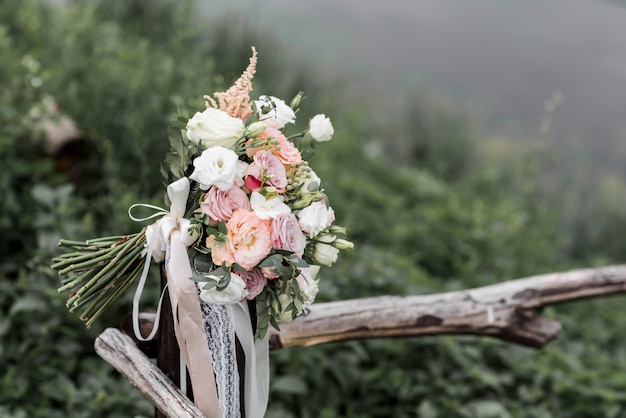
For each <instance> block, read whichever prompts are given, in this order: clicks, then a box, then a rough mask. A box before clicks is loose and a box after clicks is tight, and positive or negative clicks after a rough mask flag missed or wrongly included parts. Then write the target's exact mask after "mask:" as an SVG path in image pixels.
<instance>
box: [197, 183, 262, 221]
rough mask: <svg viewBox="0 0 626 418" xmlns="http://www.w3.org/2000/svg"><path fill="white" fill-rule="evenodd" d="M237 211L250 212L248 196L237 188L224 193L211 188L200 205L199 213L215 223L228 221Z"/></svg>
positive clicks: (234, 187)
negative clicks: (207, 216)
mask: <svg viewBox="0 0 626 418" xmlns="http://www.w3.org/2000/svg"><path fill="white" fill-rule="evenodd" d="M237 210H251V207H250V199H249V198H248V195H247V194H246V192H244V191H243V190H241V189H240V188H239V187H237V186H233V187H231V188H230V189H228V190H226V191H222V190H220V189H219V188H217V187H211V188H210V189H209V191H208V192H207V193H206V194H205V195H204V200H203V201H202V202H201V203H200V211H201V212H202V213H204V214H206V215H209V217H210V218H211V220H213V221H216V222H219V221H228V220H229V219H230V217H231V216H232V215H233V212H235V211H237Z"/></svg>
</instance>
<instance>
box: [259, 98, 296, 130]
mask: <svg viewBox="0 0 626 418" xmlns="http://www.w3.org/2000/svg"><path fill="white" fill-rule="evenodd" d="M254 103H255V104H256V107H257V110H258V112H259V119H260V120H266V119H276V122H278V123H277V125H278V129H282V128H283V127H284V126H285V125H286V124H288V123H294V122H295V121H296V114H295V113H294V111H293V109H292V108H290V107H289V105H287V104H286V103H285V102H284V101H282V100H281V99H279V98H277V97H274V96H261V97H259V100H255V102H254ZM264 108H265V109H264ZM268 108H269V109H270V110H269V111H267V109H268ZM264 110H266V113H263V112H264Z"/></svg>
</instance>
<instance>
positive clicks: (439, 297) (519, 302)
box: [152, 265, 626, 350]
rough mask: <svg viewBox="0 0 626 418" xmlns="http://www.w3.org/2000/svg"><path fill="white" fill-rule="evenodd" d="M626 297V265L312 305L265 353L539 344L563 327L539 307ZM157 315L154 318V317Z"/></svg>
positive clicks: (274, 333) (284, 328)
mask: <svg viewBox="0 0 626 418" xmlns="http://www.w3.org/2000/svg"><path fill="white" fill-rule="evenodd" d="M624 292H626V265H621V266H608V267H601V268H596V269H585V270H574V271H569V272H563V273H551V274H544V275H540V276H533V277H528V278H523V279H517V280H510V281H505V282H501V283H497V284H493V285H490V286H484V287H478V288H475V289H468V290H461V291H456V292H448V293H440V294H432V295H421V296H381V297H374V298H366V299H353V300H343V301H337V302H329V303H315V304H313V305H312V306H311V307H310V308H309V312H308V314H306V315H303V316H301V317H299V318H298V319H296V320H295V321H294V322H289V323H284V324H280V329H281V330H280V332H278V331H276V330H274V329H273V328H270V330H269V336H270V348H271V349H273V350H276V349H280V348H284V347H296V346H311V345H316V344H323V343H328V342H333V341H345V340H355V339H364V338H379V337H412V336H422V335H445V334H469V335H486V336H491V337H496V338H500V339H502V340H505V341H509V342H514V343H518V344H522V345H526V346H530V347H536V348H539V347H543V346H544V345H545V344H547V343H549V342H550V341H552V340H553V339H554V338H556V336H557V335H558V334H559V333H560V331H561V324H560V323H559V322H558V321H557V320H555V319H551V318H546V317H543V316H541V313H542V310H543V308H544V307H546V306H549V305H554V304H558V303H563V302H569V301H574V300H578V299H583V298H590V297H598V296H607V295H611V294H617V293H624ZM152 318H154V316H152Z"/></svg>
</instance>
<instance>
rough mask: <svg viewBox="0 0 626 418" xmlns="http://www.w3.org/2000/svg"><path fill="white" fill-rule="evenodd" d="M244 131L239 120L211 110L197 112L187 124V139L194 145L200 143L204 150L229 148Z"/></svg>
mask: <svg viewBox="0 0 626 418" xmlns="http://www.w3.org/2000/svg"><path fill="white" fill-rule="evenodd" d="M244 130H245V126H244V123H243V121H242V120H241V119H237V118H233V117H232V116H230V115H229V114H228V113H226V112H223V111H221V110H219V109H213V108H209V109H206V110H205V111H204V112H202V113H200V112H197V113H196V114H195V115H193V117H192V118H191V119H189V121H188V122H187V138H189V140H190V141H192V142H194V143H196V144H197V143H199V142H201V143H202V146H203V147H204V148H210V147H214V146H216V145H219V146H222V147H227V148H230V147H232V146H233V145H235V142H237V140H238V139H239V138H240V137H241V136H242V135H243V132H244Z"/></svg>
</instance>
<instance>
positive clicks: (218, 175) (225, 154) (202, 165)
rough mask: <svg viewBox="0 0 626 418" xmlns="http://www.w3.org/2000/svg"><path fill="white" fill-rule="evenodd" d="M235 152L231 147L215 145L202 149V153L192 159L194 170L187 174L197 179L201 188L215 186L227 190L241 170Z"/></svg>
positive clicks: (205, 188)
mask: <svg viewBox="0 0 626 418" xmlns="http://www.w3.org/2000/svg"><path fill="white" fill-rule="evenodd" d="M238 162H239V158H238V157H237V154H235V152H234V151H233V150H231V149H226V148H224V147H222V146H215V147H212V148H209V149H206V150H204V151H202V154H201V155H200V156H199V157H198V158H196V159H195V160H193V166H194V167H195V170H194V171H193V173H192V174H191V176H189V178H190V179H192V180H195V181H197V182H198V183H199V184H200V188H201V189H202V190H207V189H208V188H209V187H211V186H215V187H217V188H218V189H220V190H221V191H224V192H225V191H227V190H228V189H230V188H231V187H232V186H233V184H234V183H235V179H236V178H237V174H238V173H239V172H240V171H241V166H240V165H239V163H238Z"/></svg>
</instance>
